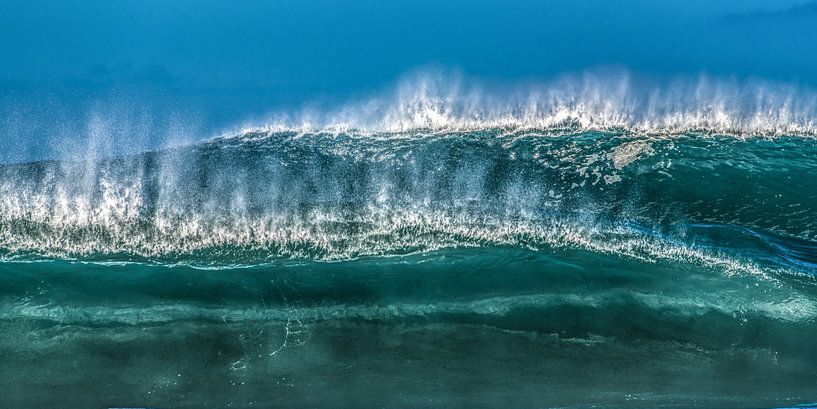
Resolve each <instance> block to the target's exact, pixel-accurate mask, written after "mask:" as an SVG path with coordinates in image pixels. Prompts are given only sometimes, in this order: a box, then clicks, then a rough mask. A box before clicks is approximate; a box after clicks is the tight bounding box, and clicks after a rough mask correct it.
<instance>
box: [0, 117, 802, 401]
mask: <svg viewBox="0 0 817 409" xmlns="http://www.w3.org/2000/svg"><path fill="white" fill-rule="evenodd" d="M472 124H473V123H472ZM465 128H468V129H465ZM471 128H474V127H470V128H469V127H460V129H455V128H452V127H437V128H435V127H427V128H411V129H408V130H400V131H394V132H371V131H366V132H363V131H351V130H347V131H339V130H338V129H333V130H331V131H304V130H298V131H294V130H290V131H282V130H256V131H248V132H244V133H242V134H240V135H236V136H233V137H226V138H219V139H215V140H211V141H209V142H205V143H201V144H198V145H193V146H187V147H181V148H176V149H170V150H164V151H156V152H148V153H144V154H138V155H131V156H121V157H113V158H108V159H102V160H96V161H87V162H82V161H73V162H71V161H61V162H38V163H29V164H18V165H6V166H3V167H0V257H2V260H3V261H2V262H0V284H2V285H0V326H2V331H0V334H3V335H0V349H2V350H3V351H5V352H7V354H5V355H6V356H9V357H11V358H9V359H8V360H7V364H5V365H3V366H2V367H0V384H2V385H6V386H8V385H26V386H24V387H17V388H14V389H15V391H14V392H12V393H10V394H8V395H7V396H5V397H2V398H0V402H6V403H8V404H9V405H13V406H14V407H26V406H41V407H42V406H43V405H45V406H48V405H50V404H55V403H56V402H57V401H59V402H60V404H61V405H66V404H67V405H68V407H74V406H76V407H84V406H88V405H97V406H98V404H100V401H99V400H97V399H96V398H93V397H80V396H76V395H75V394H72V395H71V396H70V397H66V394H63V393H62V392H63V391H67V390H68V389H69V386H70V387H74V388H76V387H89V388H90V387H92V386H91V385H93V387H94V388H97V389H96V390H101V392H100V395H105V396H110V397H111V399H114V400H115V402H140V404H141V402H144V404H150V405H155V406H161V405H162V404H166V403H167V402H181V403H179V405H180V407H200V406H201V402H210V403H213V404H215V405H227V404H230V405H231V406H234V407H236V406H237V407H250V406H262V407H264V406H294V407H314V406H315V405H319V404H320V403H321V402H329V401H331V402H338V404H339V405H340V406H377V405H381V406H382V405H387V406H412V407H414V406H451V405H467V406H495V405H497V404H500V402H506V401H505V399H507V397H508V396H514V399H515V400H514V402H513V403H515V404H516V405H517V406H531V405H541V404H542V403H543V402H544V403H545V404H546V405H558V406H582V405H604V406H628V407H632V406H642V407H655V406H661V405H668V406H670V405H671V406H675V407H712V406H718V407H746V406H747V405H751V406H753V407H761V406H774V405H783V404H793V403H797V402H805V401H813V400H814V399H817V395H815V392H814V391H817V383H816V382H815V379H817V370H815V368H817V365H814V364H815V363H817V346H815V345H814V343H813V342H808V339H810V338H811V337H812V336H813V335H814V334H817V139H814V138H813V137H810V136H802V135H794V134H792V135H782V134H781V135H777V136H774V137H771V136H768V135H766V136H755V137H752V136H747V135H743V134H718V133H717V132H714V131H711V132H710V131H707V132H697V133H696V132H681V133H661V134H644V133H639V132H635V131H634V129H635V128H628V129H621V130H615V129H606V130H591V129H588V128H586V127H584V126H581V124H578V125H577V124H575V123H573V124H561V125H559V126H549V127H534V126H516V125H514V126H510V125H508V126H500V127H482V128H475V129H471ZM31 359H33V360H34V361H36V362H37V365H38V368H47V370H48V372H47V373H46V374H43V375H42V376H41V377H40V378H38V379H40V380H41V382H39V383H26V382H22V380H21V378H20V377H21V376H23V374H25V373H26V372H25V371H24V370H21V369H25V368H28V367H29V366H28V365H31V364H30V362H31ZM160 363H161V364H160ZM78 367H80V368H89V367H93V368H95V369H94V371H93V373H94V374H95V375H93V376H91V375H90V372H88V373H86V372H83V371H77V368H78ZM94 376H98V377H99V378H98V379H105V382H103V384H102V385H100V384H99V383H98V381H97V380H95V379H97V378H94ZM205 378H206V379H207V380H208V381H207V382H204V383H206V387H203V383H202V382H201V379H205ZM432 378H433V379H434V381H429V379H432ZM351 380H355V381H351ZM358 380H359V382H358ZM56 385H62V387H64V389H60V387H58V386H56ZM364 385H366V386H365V389H364ZM9 389H11V388H9ZM46 390H48V391H51V392H50V393H45V391H46ZM54 391H56V392H54ZM363 391H365V393H364V392H363ZM395 391H400V393H395ZM102 392H104V393H102ZM51 399H54V400H53V401H52V400H51ZM106 404H107V403H106Z"/></svg>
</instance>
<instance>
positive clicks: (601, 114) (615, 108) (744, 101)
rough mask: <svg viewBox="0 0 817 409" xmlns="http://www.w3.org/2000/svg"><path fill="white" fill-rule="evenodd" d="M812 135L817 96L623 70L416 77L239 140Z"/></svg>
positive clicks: (816, 128)
mask: <svg viewBox="0 0 817 409" xmlns="http://www.w3.org/2000/svg"><path fill="white" fill-rule="evenodd" d="M495 128H505V129H516V130H519V129H538V130H550V131H564V130H569V131H573V132H575V131H625V132H630V133H641V134H656V135H660V134H683V133H703V134H721V135H736V136H741V137H747V136H779V135H807V136H815V135H817V93H815V92H813V91H811V90H808V89H800V88H798V87H796V86H793V85H788V84H781V83H771V82H762V81H743V82H739V81H724V80H719V79H713V78H709V77H706V76H701V77H700V78H698V79H697V80H683V79H678V80H675V81H670V82H668V83H663V84H661V83H656V82H655V81H647V80H645V81H639V80H638V79H634V78H633V77H632V76H631V75H630V74H629V73H627V72H625V71H621V70H618V71H616V70H613V71H590V72H587V73H585V74H583V75H578V76H577V75H572V76H564V77H562V78H560V79H557V80H555V81H551V82H548V83H540V84H525V85H524V86H504V87H503V86H498V87H495V88H493V89H489V88H486V87H484V86H483V85H481V84H479V83H478V82H476V81H474V80H470V79H468V78H464V77H463V76H461V75H457V74H450V73H441V72H419V73H415V74H413V75H409V76H407V77H406V78H405V79H404V80H403V81H402V82H401V83H400V85H399V86H398V87H397V89H396V90H395V91H394V92H385V93H383V95H381V96H377V97H373V98H370V99H368V100H366V99H364V100H363V101H362V102H360V101H354V102H349V103H347V104H345V105H343V106H342V107H341V108H337V109H316V108H311V109H308V108H307V109H304V110H303V112H302V113H301V114H300V115H277V116H274V117H273V119H272V120H268V121H267V125H265V126H250V127H247V128H245V129H244V130H243V131H240V132H232V133H230V134H236V133H239V134H246V133H254V132H257V131H273V132H282V131H296V132H335V133H338V132H341V133H349V132H352V131H354V132H362V133H367V134H377V133H395V134H401V133H416V132H456V131H459V132H463V131H478V130H482V129H495Z"/></svg>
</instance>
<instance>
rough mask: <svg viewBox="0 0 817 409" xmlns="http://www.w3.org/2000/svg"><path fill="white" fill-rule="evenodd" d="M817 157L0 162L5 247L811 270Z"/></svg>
mask: <svg viewBox="0 0 817 409" xmlns="http://www.w3.org/2000/svg"><path fill="white" fill-rule="evenodd" d="M811 152H813V153H815V155H811V154H810V153H811ZM814 158H817V141H815V140H814V139H803V138H798V137H780V138H774V139H765V138H760V139H735V138H732V137H723V136H720V137H719V136H706V137H701V136H700V135H695V134H693V135H678V136H676V137H673V138H656V137H652V136H636V135H629V134H626V133H621V132H619V133H614V132H565V133H560V134H552V133H548V131H547V130H529V129H526V130H515V131H509V130H508V129H504V128H485V129H481V130H479V131H468V132H447V133H421V134H415V133H405V134H388V135H381V137H371V136H368V135H365V134H360V133H325V132H321V133H303V132H282V133H280V132H256V133H252V134H244V135H242V136H241V137H237V138H226V139H218V140H214V141H210V142H206V143H202V144H198V145H193V146H190V147H184V148H177V149H170V150H165V151H157V152H148V153H145V154H139V155H131V156H122V157H114V158H110V159H105V160H97V161H86V162H77V161H61V162H39V163H32V164H20V165H7V166H4V167H0V176H2V181H0V227H2V228H1V229H0V253H2V255H3V257H4V258H5V259H7V260H8V259H18V260H19V259H24V260H25V259H32V258H33V259H37V258H42V257H44V258H72V259H84V260H92V261H99V262H109V261H129V260H136V261H140V260H143V261H150V260H155V261H157V262H163V263H190V264H197V265H203V266H206V265H211V264H216V265H245V264H246V265H252V264H255V263H263V262H273V261H275V260H280V259H290V258H294V259H307V260H327V261H328V260H344V259H354V258H360V257H377V256H395V255H401V254H414V253H422V252H429V251H435V250H439V249H444V248H455V247H480V246H511V247H523V248H530V249H539V250H544V249H550V248H559V247H565V246H568V247H576V248H583V249H589V250H592V251H596V252H601V253H605V254H616V255H620V256H623V257H629V258H636V259H641V260H644V261H647V262H653V261H656V260H676V261H683V262H690V263H698V264H701V265H706V266H710V267H716V268H719V269H722V270H724V271H728V272H741V273H746V274H765V271H766V269H770V268H771V269H784V270H793V271H805V272H808V271H811V270H813V268H814V266H815V263H814V260H813V259H812V258H809V257H808V255H807V254H806V256H803V254H802V253H803V252H806V253H808V252H809V251H811V250H810V249H812V248H814V247H815V245H814V241H815V240H817V236H815V234H817V220H816V219H815V217H814V215H815V214H817V209H815V208H814V206H815V203H817V189H815V187H814V186H811V185H810V184H809V180H811V179H810V178H811V177H812V176H814V177H817V175H812V174H813V172H814V169H817V163H815V159H814ZM793 172H798V175H799V177H798V178H797V179H792V174H793ZM701 180H708V181H709V183H708V184H701V183H700V181H701ZM702 223H703V224H709V225H712V226H726V227H728V226H736V227H737V228H740V229H744V230H742V233H740V234H732V235H731V237H726V235H723V234H720V235H718V233H717V231H718V229H717V228H713V229H709V231H707V232H704V233H701V229H700V228H697V227H695V226H696V224H698V225H701V224H702ZM699 233H700V234H699ZM747 237H755V239H750V238H747ZM757 237H761V238H763V237H765V238H767V239H766V240H765V241H764V240H757Z"/></svg>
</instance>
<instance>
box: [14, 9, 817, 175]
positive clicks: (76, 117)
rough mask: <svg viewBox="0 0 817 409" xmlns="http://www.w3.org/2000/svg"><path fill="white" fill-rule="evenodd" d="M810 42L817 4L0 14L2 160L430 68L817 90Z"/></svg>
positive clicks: (320, 95)
mask: <svg viewBox="0 0 817 409" xmlns="http://www.w3.org/2000/svg"><path fill="white" fill-rule="evenodd" d="M815 44H817V2H803V1H789V0H778V1H756V0H729V1H711V0H709V1H705V0H683V1H681V0H673V1H660V0H632V1H611V0H608V1H600V0H589V1H577V0H554V1H507V2H499V1H495V0H492V1H488V0H468V1H465V0H450V1H440V0H413V1H389V0H357V1H351V0H280V1H258V0H247V1H241V2H227V1H212V0H197V1H192V0H139V1H135V0H116V1H111V0H61V1H42V0H22V1H19V0H2V1H0V113H2V115H3V122H2V123H0V132H1V134H0V149H2V153H0V161H9V160H23V159H27V158H37V157H42V156H44V155H45V156H48V155H50V153H44V152H65V151H68V150H70V149H68V148H66V147H65V146H60V145H62V144H66V143H70V140H71V138H72V137H71V136H70V135H74V134H77V135H78V134H82V133H87V132H88V129H89V126H88V122H89V118H92V117H94V115H97V116H99V115H102V117H103V122H105V121H106V119H104V118H106V117H113V118H119V117H120V116H121V117H126V118H127V119H126V120H122V121H120V122H127V124H125V125H127V126H125V125H122V126H121V128H122V129H120V130H119V131H117V130H116V129H114V130H109V131H106V132H110V133H116V132H121V133H128V132H131V131H130V127H132V126H136V125H134V124H138V123H144V122H148V123H150V124H151V126H149V127H145V126H142V128H144V129H143V131H144V133H145V134H152V133H155V134H166V133H167V132H168V131H167V129H168V128H172V127H181V128H187V129H189V132H194V133H197V134H201V136H212V133H213V132H217V131H218V130H220V129H223V128H224V127H227V126H229V125H231V124H234V123H236V122H241V121H243V120H245V119H246V118H252V117H259V116H263V115H265V114H267V113H269V112H274V111H286V110H291V109H295V108H296V107H299V106H301V105H302V104H304V103H308V102H323V103H326V104H332V103H333V102H334V101H343V100H347V99H348V98H350V97H354V96H355V95H361V94H365V93H367V92H373V91H375V90H378V89H382V88H384V87H388V86H389V84H390V83H393V82H394V81H396V80H397V79H398V78H399V77H400V76H401V75H403V74H406V73H408V72H411V71H413V70H417V69H422V68H423V67H429V66H432V67H438V68H442V69H452V70H459V71H461V72H464V73H467V74H468V75H470V76H473V77H476V78H479V79H483V80H484V81H486V82H491V81H503V82H514V81H528V80H539V79H547V78H550V77H553V76H556V75H559V74H563V73H576V72H581V71H583V70H588V69H594V68H597V67H605V66H614V67H622V68H624V69H626V70H628V71H630V72H633V73H635V74H637V75H644V76H650V77H653V78H672V77H675V76H678V75H697V74H699V73H706V74H709V75H712V76H715V77H728V78H738V79H742V78H761V79H764V80H771V81H782V82H791V83H796V84H799V85H802V86H807V87H817V68H815V67H817V45H815ZM100 112H101V114H100ZM94 113H95V114H94ZM120 125H121V124H120ZM114 128H115V127H114ZM56 134H59V135H61V136H60V137H57V136H55V135H56ZM77 138H78V137H77ZM140 138H141V139H139V138H137V139H139V140H140V141H142V142H143V143H144V144H146V145H151V144H152V142H151V139H152V138H151V137H150V136H142V137H140ZM156 138H159V137H153V139H156ZM112 139H115V138H112ZM67 141H68V142H67ZM140 143H141V142H140ZM55 145H56V146H55Z"/></svg>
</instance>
